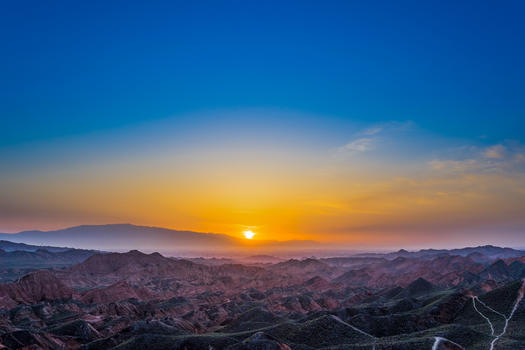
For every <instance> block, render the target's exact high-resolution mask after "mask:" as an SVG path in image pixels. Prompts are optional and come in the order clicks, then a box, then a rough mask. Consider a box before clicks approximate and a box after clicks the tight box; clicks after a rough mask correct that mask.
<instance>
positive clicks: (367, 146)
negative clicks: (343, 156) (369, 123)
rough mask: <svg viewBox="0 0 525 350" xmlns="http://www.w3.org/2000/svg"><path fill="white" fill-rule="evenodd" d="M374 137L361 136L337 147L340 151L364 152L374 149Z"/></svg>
mask: <svg viewBox="0 0 525 350" xmlns="http://www.w3.org/2000/svg"><path fill="white" fill-rule="evenodd" d="M374 141H375V140H374V139H373V138H369V137H363V138H360V139H356V140H353V141H350V142H349V143H347V144H346V145H344V146H342V147H340V148H339V150H340V151H353V152H366V151H370V150H372V149H374Z"/></svg>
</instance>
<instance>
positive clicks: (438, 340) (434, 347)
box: [432, 337, 465, 350]
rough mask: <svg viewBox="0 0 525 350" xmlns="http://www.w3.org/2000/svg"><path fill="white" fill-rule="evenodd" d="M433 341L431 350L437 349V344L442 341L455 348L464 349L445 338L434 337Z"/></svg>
mask: <svg viewBox="0 0 525 350" xmlns="http://www.w3.org/2000/svg"><path fill="white" fill-rule="evenodd" d="M434 339H435V341H434V345H432V350H437V348H438V346H439V343H441V342H442V341H448V342H449V343H452V344H454V345H456V346H457V347H460V348H461V349H465V348H464V347H462V346H461V345H459V344H458V343H454V342H453V341H452V340H449V339H447V338H443V337H434Z"/></svg>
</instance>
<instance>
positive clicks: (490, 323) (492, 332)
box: [471, 296, 494, 335]
mask: <svg viewBox="0 0 525 350" xmlns="http://www.w3.org/2000/svg"><path fill="white" fill-rule="evenodd" d="M471 298H472V305H473V306H474V310H476V312H477V313H478V314H480V315H481V317H483V318H484V319H485V320H486V321H487V322H488V324H489V326H490V334H491V335H494V325H493V324H492V322H490V319H489V318H488V317H487V316H485V315H483V313H482V312H481V311H479V310H478V308H477V306H476V300H478V301H479V299H478V297H477V296H471Z"/></svg>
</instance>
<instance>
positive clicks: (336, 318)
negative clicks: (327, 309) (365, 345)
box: [331, 315, 377, 350]
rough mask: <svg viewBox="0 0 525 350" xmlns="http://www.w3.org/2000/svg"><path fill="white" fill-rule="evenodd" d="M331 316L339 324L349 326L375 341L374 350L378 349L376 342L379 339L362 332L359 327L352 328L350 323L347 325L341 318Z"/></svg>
mask: <svg viewBox="0 0 525 350" xmlns="http://www.w3.org/2000/svg"><path fill="white" fill-rule="evenodd" d="M331 316H332V318H333V319H334V320H336V321H337V322H339V323H342V324H344V325H345V326H348V327H350V328H352V329H353V330H354V331H356V332H359V333H361V334H363V335H366V336H368V337H370V338H372V339H374V344H373V345H372V350H375V349H376V344H375V341H376V339H377V338H376V337H375V336H373V335H372V334H369V333H367V332H365V331H362V330H360V329H359V328H357V327H355V326H352V325H351V324H350V323H347V322H345V321H343V320H342V319H340V318H339V317H337V316H336V315H331Z"/></svg>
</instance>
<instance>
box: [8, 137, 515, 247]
mask: <svg viewBox="0 0 525 350" xmlns="http://www.w3.org/2000/svg"><path fill="white" fill-rule="evenodd" d="M369 132H370V131H369ZM374 132H376V131H374ZM384 133H386V131H384ZM384 137H386V136H384ZM405 139H409V138H404V139H401V138H399V140H405ZM199 140H200V139H199ZM210 140H211V141H210V142H213V140H214V139H210ZM357 141H359V142H360V143H359V142H357ZM357 141H355V142H357V144H356V143H355V142H354V143H352V142H351V143H349V144H348V145H346V146H344V147H340V148H335V149H334V148H324V149H323V148H311V147H310V148H308V147H309V146H307V145H305V146H303V147H299V146H298V145H296V144H293V145H275V144H273V143H271V142H269V143H264V142H263V141H260V144H259V143H256V142H255V141H253V140H243V142H242V147H241V146H239V145H237V144H232V145H226V146H223V145H220V144H213V143H211V144H209V145H208V144H207V145H201V144H199V145H195V146H185V147H186V148H184V149H183V150H180V151H179V150H178V149H177V148H175V147H174V148H169V147H168V146H166V145H165V146H164V148H161V147H159V148H154V149H152V151H151V152H150V153H147V152H146V153H145V154H139V155H137V156H133V157H126V156H120V157H118V156H113V157H109V156H108V158H107V159H106V158H102V159H99V160H98V161H96V162H94V161H93V162H89V161H85V162H80V161H79V162H77V163H72V165H71V166H64V165H63V164H61V163H57V164H51V165H48V164H46V165H45V167H43V168H41V169H39V170H38V171H26V170H25V169H22V170H20V171H19V172H15V170H12V169H8V170H9V172H5V173H3V174H0V178H2V177H3V180H4V181H3V182H2V184H3V185H4V186H3V188H2V191H3V193H2V201H3V203H0V209H2V210H0V232H2V231H3V232H18V231H23V230H31V229H40V230H47V229H57V228H64V227H68V226H75V225H81V224H108V223H133V224H136V225H147V226H157V227H165V228H170V229H175V230H191V231H197V232H210V233H222V234H227V235H230V236H232V237H234V238H241V237H242V238H241V239H243V240H244V241H245V242H246V243H247V244H250V245H257V244H258V243H260V242H262V241H275V240H277V241H287V240H313V241H318V242H324V243H333V244H342V245H343V244H344V245H345V246H347V247H348V246H351V247H384V246H408V245H423V244H431V243H436V244H439V242H447V241H450V240H454V239H457V238H458V237H461V238H462V239H463V240H464V242H463V243H461V244H478V242H479V243H483V242H490V239H493V237H495V236H494V235H493V233H494V232H496V231H497V232H498V239H500V238H501V237H503V236H504V235H505V234H507V235H508V237H509V238H508V241H505V242H507V243H506V244H509V245H511V244H513V242H516V243H514V244H518V243H520V242H519V232H518V231H519V227H520V226H519V225H520V223H521V222H522V216H523V211H524V210H525V206H524V203H525V201H524V200H523V198H524V197H523V194H524V193H525V180H524V179H525V178H524V177H523V175H522V173H521V172H520V171H519V169H521V168H520V167H521V166H523V164H525V163H524V162H525V156H524V155H523V154H522V153H523V151H522V150H521V148H517V149H516V150H512V149H511V148H510V146H508V147H507V148H505V152H503V151H501V152H499V153H497V152H495V151H494V150H493V149H492V148H494V147H492V148H490V149H488V150H487V149H477V150H474V151H472V153H471V154H469V155H468V158H467V159H465V160H457V159H456V158H454V157H453V155H451V156H450V158H449V159H447V158H440V159H435V158H433V157H434V156H432V157H429V158H424V157H423V156H421V159H412V158H410V157H406V159H405V158H399V157H398V158H396V155H397V154H396V153H395V152H393V151H392V150H393V149H394V150H395V147H394V146H391V145H390V144H389V145H388V148H385V149H381V148H380V147H381V142H382V141H381V142H380V140H379V141H377V145H375V146H374V147H373V148H372V146H371V142H372V139H371V138H370V137H369V138H367V141H366V142H364V141H363V140H361V139H359V138H358V139H357ZM250 142H253V143H250ZM395 142H400V141H398V139H395V140H394V138H393V137H392V141H391V144H393V145H395ZM285 146H286V147H285ZM367 147H369V148H370V150H369V149H368V148H367ZM65 148H66V147H65V146H64V147H61V149H65ZM499 149H500V148H498V150H499ZM170 150H173V153H171V152H170ZM175 150H177V152H178V153H177V152H175ZM374 152H375V153H374ZM399 153H402V152H401V151H399ZM57 162H58V160H57ZM24 164H33V163H31V162H29V161H27V162H25V163H24ZM34 164H38V162H36V161H35V162H34ZM500 227H502V228H503V229H499V228H500ZM244 231H246V232H248V231H251V232H252V233H254V235H251V234H250V235H246V233H245V232H244ZM239 232H241V233H242V234H243V236H240V233H239ZM255 233H256V237H254V236H255ZM248 241H250V242H248ZM471 242H472V243H471ZM502 242H503V241H500V242H499V243H500V244H503V243H502ZM458 244H460V243H458Z"/></svg>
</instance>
